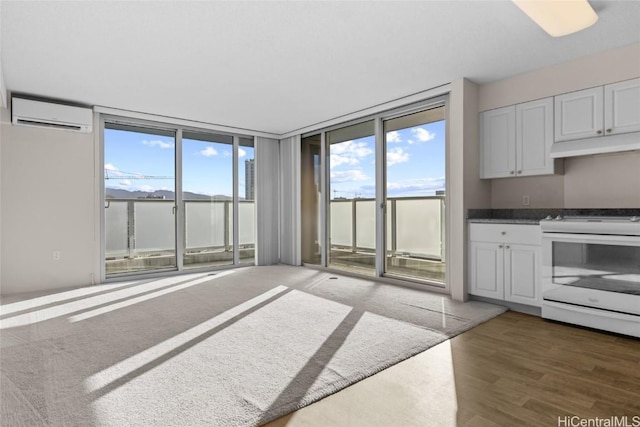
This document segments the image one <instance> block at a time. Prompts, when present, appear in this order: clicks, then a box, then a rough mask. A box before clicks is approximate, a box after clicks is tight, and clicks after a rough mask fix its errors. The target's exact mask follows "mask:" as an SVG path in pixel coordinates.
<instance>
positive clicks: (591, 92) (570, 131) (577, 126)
mask: <svg viewBox="0 0 640 427" xmlns="http://www.w3.org/2000/svg"><path fill="white" fill-rule="evenodd" d="M603 93H604V88H603V87H602V86H599V87H594V88H591V89H585V90H580V91H577V92H571V93H565V94H564V95H559V96H556V97H555V135H554V136H555V138H554V139H555V141H556V142H558V141H568V140H571V139H581V138H591V137H595V136H601V135H602V128H603V121H604V113H603V102H604V101H603V97H604V96H603Z"/></svg>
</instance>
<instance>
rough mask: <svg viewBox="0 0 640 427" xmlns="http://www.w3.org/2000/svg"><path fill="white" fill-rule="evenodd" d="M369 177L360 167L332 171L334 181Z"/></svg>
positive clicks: (357, 179)
mask: <svg viewBox="0 0 640 427" xmlns="http://www.w3.org/2000/svg"><path fill="white" fill-rule="evenodd" d="M367 179H369V177H368V176H367V175H365V174H364V173H362V171H361V170H358V169H351V170H347V171H332V172H331V181H332V182H350V181H366V180H367Z"/></svg>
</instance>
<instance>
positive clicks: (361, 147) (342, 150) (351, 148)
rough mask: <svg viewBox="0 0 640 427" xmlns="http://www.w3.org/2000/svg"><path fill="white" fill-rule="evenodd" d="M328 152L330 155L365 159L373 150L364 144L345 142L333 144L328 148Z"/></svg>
mask: <svg viewBox="0 0 640 427" xmlns="http://www.w3.org/2000/svg"><path fill="white" fill-rule="evenodd" d="M329 152H330V153H331V154H338V155H340V154H350V155H353V156H356V157H365V156H368V155H369V154H373V150H372V149H371V148H369V146H368V144H367V143H366V142H353V141H345V142H342V143H340V144H333V145H331V146H330V150H329Z"/></svg>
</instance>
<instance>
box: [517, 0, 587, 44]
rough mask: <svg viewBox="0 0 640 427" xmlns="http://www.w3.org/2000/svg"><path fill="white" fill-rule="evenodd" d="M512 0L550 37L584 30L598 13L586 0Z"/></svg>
mask: <svg viewBox="0 0 640 427" xmlns="http://www.w3.org/2000/svg"><path fill="white" fill-rule="evenodd" d="M512 1H513V2H514V3H515V4H516V6H518V7H519V8H520V10H522V11H523V12H524V13H526V14H527V16H529V18H531V19H532V20H533V21H534V22H535V23H536V24H538V25H539V26H540V27H541V28H542V29H543V30H545V31H546V32H547V33H549V35H550V36H552V37H561V36H566V35H567V34H572V33H575V32H577V31H580V30H584V29H585V28H587V27H590V26H592V25H593V24H595V23H596V21H597V20H598V15H597V14H596V12H595V11H594V10H593V8H592V7H591V5H590V4H589V2H588V1H587V0H512Z"/></svg>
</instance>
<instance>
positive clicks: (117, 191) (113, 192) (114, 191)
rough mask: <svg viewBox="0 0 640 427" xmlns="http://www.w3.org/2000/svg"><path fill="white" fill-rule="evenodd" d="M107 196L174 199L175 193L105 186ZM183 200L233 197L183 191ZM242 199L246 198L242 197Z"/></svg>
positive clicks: (108, 197)
mask: <svg viewBox="0 0 640 427" xmlns="http://www.w3.org/2000/svg"><path fill="white" fill-rule="evenodd" d="M105 193H106V194H105V197H106V198H107V199H162V198H164V199H166V200H173V199H174V198H175V193H174V192H173V191H168V190H156V191H153V192H147V191H129V190H123V189H121V188H108V187H107V188H105ZM182 198H183V200H231V199H232V197H229V196H225V195H222V194H216V195H214V196H207V195H206V194H198V193H192V192H190V191H185V192H184V193H182ZM240 199H241V200H244V199H242V198H240Z"/></svg>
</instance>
